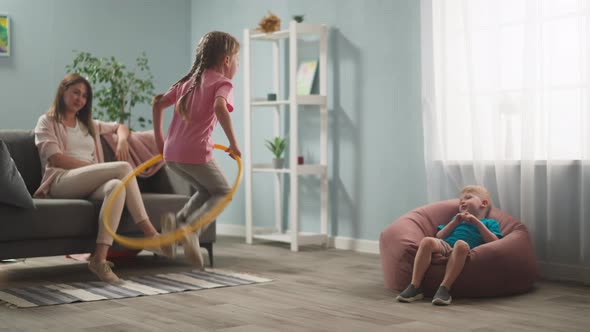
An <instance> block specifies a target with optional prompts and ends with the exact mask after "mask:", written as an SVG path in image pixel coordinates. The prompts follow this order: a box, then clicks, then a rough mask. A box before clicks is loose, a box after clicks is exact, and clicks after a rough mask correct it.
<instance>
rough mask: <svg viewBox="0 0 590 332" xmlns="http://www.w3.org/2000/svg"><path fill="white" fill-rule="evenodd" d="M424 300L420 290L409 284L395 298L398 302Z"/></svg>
mask: <svg viewBox="0 0 590 332" xmlns="http://www.w3.org/2000/svg"><path fill="white" fill-rule="evenodd" d="M423 298H424V294H422V289H420V288H416V287H414V285H412V284H410V285H409V286H408V287H406V289H404V290H403V291H402V292H401V293H399V295H398V296H397V297H396V298H395V299H396V300H398V301H399V302H405V303H409V302H414V301H417V300H422V299H423Z"/></svg>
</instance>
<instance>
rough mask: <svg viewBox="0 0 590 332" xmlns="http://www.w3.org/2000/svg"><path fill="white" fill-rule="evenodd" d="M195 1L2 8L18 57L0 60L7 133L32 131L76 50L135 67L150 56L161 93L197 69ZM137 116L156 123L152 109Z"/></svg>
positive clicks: (63, 1)
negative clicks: (193, 26) (192, 61)
mask: <svg viewBox="0 0 590 332" xmlns="http://www.w3.org/2000/svg"><path fill="white" fill-rule="evenodd" d="M190 6H191V4H190V1H189V0H174V1H159V0H100V1H96V0H1V1H0V12H2V13H6V14H9V15H10V16H11V18H12V33H13V35H12V43H13V49H12V56H11V57H9V58H0V128H22V129H30V128H33V127H34V125H35V123H36V122H37V118H38V117H39V115H41V114H42V113H43V112H45V111H46V110H47V108H48V107H49V105H50V103H51V102H52V100H53V96H54V94H55V90H56V89H57V85H58V84H59V82H60V80H61V79H62V78H63V76H64V75H65V65H66V64H69V63H71V61H72V58H73V55H74V53H73V52H72V50H74V49H75V50H84V51H89V52H91V53H93V54H94V55H96V56H99V57H103V56H111V55H112V56H115V57H116V58H117V59H118V60H120V61H122V62H123V63H126V64H127V65H128V66H130V67H132V65H133V64H134V62H135V58H136V57H137V56H138V55H139V54H140V53H141V52H142V51H146V52H147V55H148V58H149V64H150V67H151V70H152V73H153V74H154V76H155V82H154V83H155V85H156V88H157V90H159V91H161V90H164V89H167V87H168V86H169V84H170V82H172V81H173V80H175V79H176V78H177V77H178V76H179V75H180V74H181V73H182V71H183V70H184V69H185V67H186V66H187V65H188V64H189V63H190V48H191V47H190V43H189V40H190ZM136 111H137V112H138V113H137V114H141V115H144V116H149V117H151V111H150V108H149V106H147V105H141V106H139V107H138V108H137V109H136Z"/></svg>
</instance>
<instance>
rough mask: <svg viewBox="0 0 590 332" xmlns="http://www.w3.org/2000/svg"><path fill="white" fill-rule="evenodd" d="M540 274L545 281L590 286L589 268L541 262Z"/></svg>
mask: <svg viewBox="0 0 590 332" xmlns="http://www.w3.org/2000/svg"><path fill="white" fill-rule="evenodd" d="M539 272H540V274H541V277H542V278H543V279H547V280H554V281H571V282H579V283H583V284H585V285H590V268H589V267H585V266H578V265H568V264H559V263H550V262H543V261H540V262H539Z"/></svg>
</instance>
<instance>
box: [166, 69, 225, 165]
mask: <svg viewBox="0 0 590 332" xmlns="http://www.w3.org/2000/svg"><path fill="white" fill-rule="evenodd" d="M193 81H194V78H191V79H189V80H187V81H186V82H184V83H182V84H178V85H177V86H175V87H171V88H170V89H169V90H168V92H166V93H165V94H164V96H165V97H166V98H168V100H170V101H172V102H174V105H175V110H174V116H173V118H172V122H171V123H170V127H169V128H168V134H167V136H166V142H165V143H164V160H166V161H173V162H178V163H186V164H204V163H207V162H209V161H210V160H211V159H213V140H212V139H211V134H212V132H213V129H214V128H215V125H216V124H217V116H216V115H215V110H214V109H213V103H214V101H215V98H217V97H222V98H224V99H225V101H226V102H227V109H228V110H229V111H230V112H231V111H233V109H234V108H233V84H232V82H231V80H230V79H228V78H227V77H225V76H223V75H222V74H221V73H218V72H216V71H214V70H210V69H207V70H205V72H203V76H202V77H201V85H200V86H199V87H195V89H193V91H192V92H191V94H190V95H188V96H187V100H186V110H187V117H188V121H187V120H184V119H183V118H182V116H180V114H179V113H178V112H177V111H176V106H177V103H178V100H179V99H180V97H182V95H184V93H185V92H186V91H188V89H189V88H190V87H191V85H192V84H193Z"/></svg>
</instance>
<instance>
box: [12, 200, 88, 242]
mask: <svg viewBox="0 0 590 332" xmlns="http://www.w3.org/2000/svg"><path fill="white" fill-rule="evenodd" d="M33 201H34V202H35V206H36V209H35V210H24V209H19V208H16V207H13V206H7V205H0V216H2V221H3V222H0V242H1V241H21V240H36V239H50V238H68V237H93V236H96V232H97V223H96V220H97V218H96V214H95V211H94V206H93V205H92V203H91V202H90V201H87V200H83V199H58V198H51V199H49V198H34V199H33Z"/></svg>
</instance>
